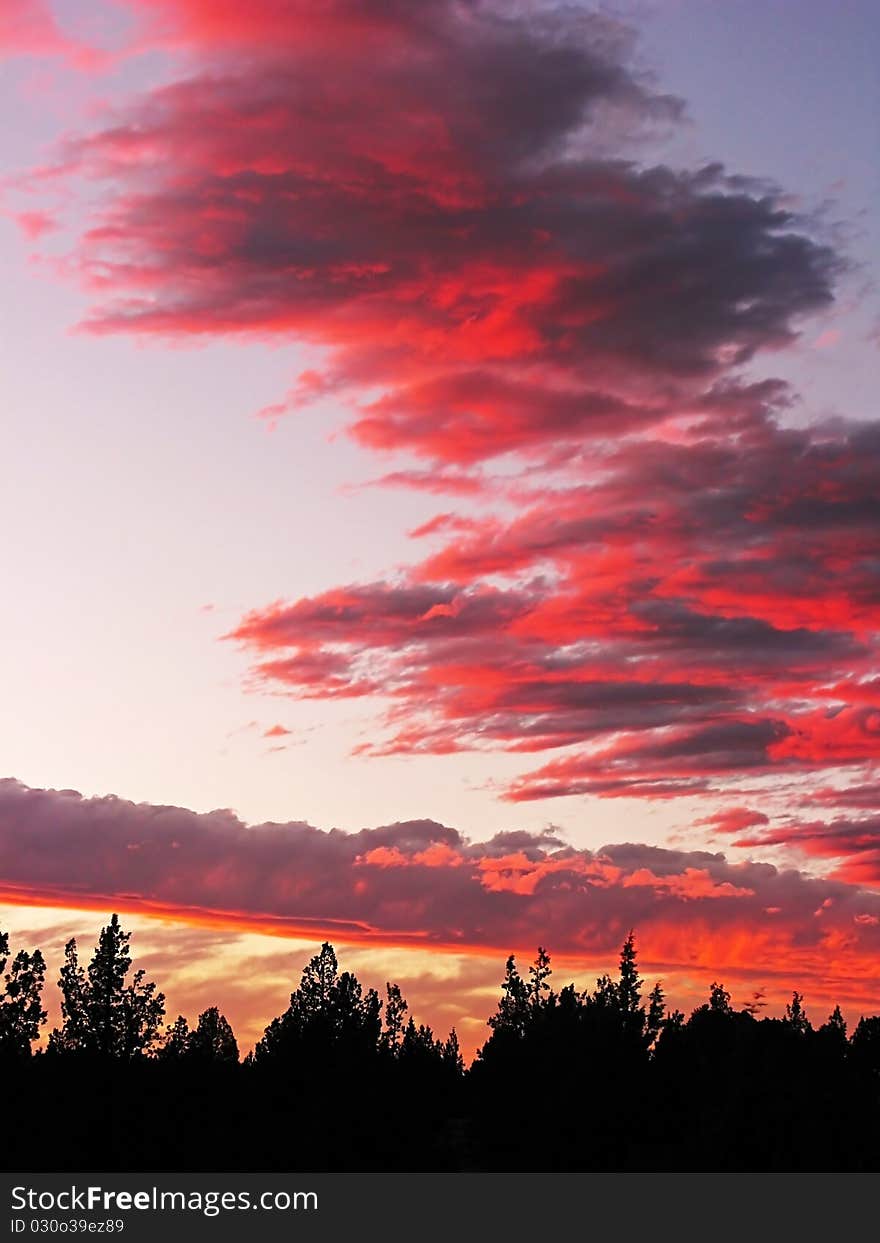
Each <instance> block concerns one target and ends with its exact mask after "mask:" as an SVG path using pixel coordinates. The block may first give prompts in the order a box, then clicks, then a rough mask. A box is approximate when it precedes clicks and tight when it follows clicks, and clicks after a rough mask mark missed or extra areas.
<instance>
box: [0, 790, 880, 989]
mask: <svg viewBox="0 0 880 1243" xmlns="http://www.w3.org/2000/svg"><path fill="white" fill-rule="evenodd" d="M874 841H875V843H876V832H875V834H874ZM828 853H829V854H831V853H833V852H832V851H831V850H830V849H829V851H828ZM0 897H2V899H3V900H5V901H11V902H16V903H27V904H33V905H40V904H43V905H61V906H66V907H80V908H89V909H92V908H97V909H100V910H104V911H106V910H107V909H117V908H118V909H121V910H126V911H130V912H134V913H141V914H153V915H162V916H165V917H171V918H174V919H177V920H179V921H182V922H188V923H191V924H194V925H200V926H209V927H216V928H226V929H229V930H233V931H236V932H239V933H244V932H248V931H252V932H270V933H273V934H276V935H283V936H288V937H293V938H296V937H300V938H302V937H307V938H310V939H312V940H319V939H322V938H324V937H329V938H331V939H334V940H336V941H338V942H340V943H347V944H355V945H357V944H360V945H363V946H365V947H369V946H373V947H384V948H385V949H390V948H407V947H409V948H416V947H421V948H422V949H425V950H430V949H434V950H441V949H442V950H445V951H449V950H454V951H456V952H457V953H460V954H478V955H479V954H483V955H485V954H486V953H487V952H497V953H498V954H505V953H507V952H509V951H511V950H517V951H520V952H531V951H532V950H533V948H534V944H533V943H534V942H535V940H536V938H537V939H540V940H541V941H542V942H546V943H547V944H548V945H549V946H550V947H551V948H552V949H553V951H554V953H555V954H556V955H558V956H559V957H561V958H562V959H564V960H569V961H573V962H575V963H576V962H592V961H595V960H597V959H599V960H601V959H602V958H603V957H604V958H606V959H607V958H609V956H613V955H614V954H615V953H616V951H617V949H618V948H619V944H620V942H621V941H622V940H623V937H625V935H626V933H627V932H628V930H629V929H630V928H631V927H636V928H637V929H638V931H639V939H640V944H641V946H642V951H643V956H644V958H645V961H646V962H647V963H651V964H653V969H654V970H662V971H664V972H669V973H676V972H680V973H684V974H685V975H687V973H688V972H693V971H701V970H702V969H703V968H704V967H707V966H709V967H710V968H711V969H712V970H715V971H719V972H722V971H728V972H734V973H736V974H737V975H738V976H739V977H741V978H742V977H747V976H749V973H751V978H754V979H760V980H763V979H764V978H774V979H778V980H782V979H786V980H787V979H791V978H800V979H801V981H802V982H807V981H810V980H814V981H816V982H817V983H818V982H819V981H823V983H822V985H821V986H822V988H823V989H827V987H828V982H829V981H830V980H832V979H833V980H837V981H839V982H840V986H841V987H842V988H846V989H847V990H849V991H850V992H851V991H852V990H853V989H854V988H855V987H856V985H855V983H854V981H856V980H857V978H858V979H860V984H859V986H858V987H859V988H860V989H861V990H862V991H861V994H860V995H865V992H866V990H867V989H869V988H871V987H873V988H874V989H875V990H876V986H877V983H878V980H880V975H878V972H880V968H878V963H880V895H878V894H877V893H872V892H869V891H867V890H865V889H863V888H860V887H858V886H857V885H854V884H848V883H845V882H843V881H841V880H838V879H834V878H825V877H815V876H809V875H807V874H805V873H803V872H799V871H796V870H793V869H781V868H777V867H774V866H772V865H770V864H767V863H758V862H753V861H748V860H746V861H744V862H731V861H729V860H728V859H727V858H726V857H725V856H724V855H723V854H720V853H711V852H707V851H684V850H669V849H663V848H660V847H652V846H644V845H636V844H632V843H628V844H619V845H609V846H605V847H603V848H602V849H601V850H597V851H589V850H583V849H575V848H573V847H572V846H570V845H568V844H567V843H566V842H565V841H564V840H562V839H561V838H559V837H558V836H557V835H556V834H554V833H553V832H550V831H546V832H544V833H530V832H523V831H509V832H503V833H498V834H496V835H495V836H494V837H493V838H492V839H491V840H489V841H486V842H473V841H470V840H468V839H467V838H466V837H464V836H463V835H462V834H461V833H459V832H458V831H457V830H455V829H453V828H450V827H448V826H445V825H442V824H438V823H436V822H434V821H431V820H417V821H410V822H406V823H400V824H392V825H386V826H383V827H380V828H375V829H363V830H361V831H360V832H358V833H342V832H339V831H338V830H330V831H323V830H320V829H316V828H314V827H312V826H311V825H308V824H305V823H301V822H289V823H285V824H262V825H253V826H249V825H245V824H243V823H242V822H241V821H240V820H239V819H238V818H237V817H236V816H235V815H234V814H233V813H232V812H229V811H214V812H209V813H207V814H201V815H199V814H196V813H194V812H191V811H187V810H186V809H184V808H179V807H161V806H154V805H151V804H134V803H130V802H127V801H126V800H123V799H119V798H115V797H112V796H110V797H106V798H91V799H89V798H83V797H82V796H81V795H79V794H77V793H76V792H75V791H70V790H63V791H53V790H36V789H29V788H28V787H26V786H23V785H22V784H20V783H19V782H16V781H13V780H5V781H3V782H2V783H0Z"/></svg>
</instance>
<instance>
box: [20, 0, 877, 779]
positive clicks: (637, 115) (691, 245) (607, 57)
mask: <svg viewBox="0 0 880 1243" xmlns="http://www.w3.org/2000/svg"><path fill="white" fill-rule="evenodd" d="M130 7H131V8H132V9H133V11H135V12H136V13H138V14H139V15H140V17H141V19H142V23H143V24H142V28H141V33H140V38H141V39H142V40H143V44H144V46H147V45H149V44H151V42H152V45H161V46H162V47H163V48H164V49H165V52H166V54H169V55H171V56H172V57H176V58H177V59H173V60H172V64H173V66H174V72H173V74H172V76H171V79H170V80H169V82H168V83H167V84H166V85H165V86H163V87H161V88H159V89H156V90H154V91H152V92H151V93H149V94H147V95H145V96H142V97H139V98H135V99H131V100H129V101H127V102H126V103H125V104H122V105H119V106H118V107H117V109H116V110H115V112H113V113H112V114H106V115H105V119H104V122H103V124H101V125H99V126H98V127H97V128H95V129H94V130H92V131H90V132H88V133H84V134H79V135H72V136H69V137H68V138H67V140H66V141H65V142H64V143H63V144H62V145H61V147H60V149H59V151H58V153H57V159H56V161H55V163H54V165H53V166H52V168H51V169H50V170H44V171H51V172H52V174H53V181H54V182H57V180H58V179H59V178H60V179H61V180H62V182H64V183H65V184H66V183H68V182H70V183H74V182H76V181H77V180H78V179H84V180H85V181H87V182H94V183H97V185H98V187H99V189H100V190H101V192H102V193H101V195H100V196H98V198H97V199H95V197H94V196H93V194H92V191H91V189H90V191H89V196H90V197H89V202H90V203H94V202H97V203H98V205H97V206H93V207H92V208H91V209H90V210H91V216H90V220H89V224H88V227H87V228H86V229H85V230H84V231H83V232H82V233H81V236H80V238H79V243H78V245H77V248H76V250H75V252H74V254H73V255H72V256H70V258H69V260H68V267H69V269H70V270H72V271H75V272H77V273H78V274H79V275H80V276H81V278H82V279H83V280H84V282H85V283H86V285H87V287H88V288H89V289H90V290H91V292H92V295H93V298H94V305H93V308H92V310H91V312H90V314H89V316H88V318H87V321H86V324H85V327H86V328H87V330H89V331H91V332H94V333H110V332H125V333H134V334H139V335H151V334H152V335H158V336H161V337H169V338H171V339H173V340H178V341H179V340H184V339H190V338H200V337H204V336H221V337H222V336H229V335H237V336H240V335H245V336H257V337H260V338H264V339H268V338H271V339H278V338H279V337H281V338H283V339H290V340H296V341H298V342H301V343H306V344H308V345H311V346H312V347H314V349H315V351H316V358H317V359H318V361H316V363H315V365H314V366H313V367H310V368H309V369H308V370H306V371H304V372H303V373H302V374H301V375H300V376H299V377H297V378H295V380H294V382H293V383H292V385H291V388H290V390H289V392H288V393H287V395H286V396H284V397H283V398H282V399H281V400H280V401H279V402H277V403H274V404H273V405H272V406H271V407H269V409H267V410H266V411H264V412H263V413H264V414H266V416H267V417H271V418H278V417H282V416H283V415H284V414H285V413H287V412H292V411H295V410H297V409H301V408H303V407H306V406H309V405H310V404H313V403H316V402H326V401H328V400H330V399H332V401H333V403H335V404H336V405H337V406H342V407H344V408H345V409H347V410H349V412H350V413H349V430H350V432H351V434H352V435H353V436H354V437H355V438H356V440H357V441H358V442H359V443H360V444H361V445H363V446H365V447H366V448H367V449H369V450H371V451H373V452H375V453H377V454H380V455H382V456H383V457H385V456H388V455H394V454H398V455H402V461H401V462H400V463H397V462H395V463H394V464H393V465H394V467H395V468H394V469H392V470H391V471H389V472H388V473H386V474H385V475H384V476H383V480H384V483H385V485H386V486H389V485H395V484H403V485H405V486H410V487H416V488H423V489H426V490H428V491H434V492H441V493H442V492H447V493H448V494H449V495H450V496H452V497H453V498H457V499H458V500H460V501H461V502H462V505H464V503H465V501H467V502H471V501H473V502H480V501H482V502H483V505H484V507H483V508H482V509H479V510H476V509H471V508H467V509H463V511H462V512H457V513H451V514H450V513H448V512H445V511H444V512H443V513H441V514H438V515H437V517H436V519H435V520H434V521H432V522H428V523H427V524H423V525H422V526H421V527H420V528H419V529H418V530H417V531H416V532H414V533H413V535H414V538H416V539H420V540H422V541H426V542H427V543H428V551H427V552H426V554H425V555H424V557H423V558H422V559H421V560H420V561H417V562H416V563H414V564H412V565H410V566H409V567H408V568H406V569H405V570H402V571H400V572H398V574H397V575H396V576H394V577H389V578H388V579H387V580H382V581H376V582H371V583H351V584H345V585H340V586H336V587H331V588H329V589H327V590H326V591H324V592H321V593H319V594H316V595H315V596H313V597H310V598H303V599H294V600H292V601H288V602H282V603H280V604H273V605H270V606H268V607H258V608H256V609H254V610H252V611H251V612H250V613H249V614H248V615H247V616H245V617H244V618H243V619H242V620H241V622H240V624H239V625H238V626H237V627H235V628H234V630H233V632H232V637H233V638H234V639H236V640H238V641H240V642H241V643H242V644H244V645H245V647H246V648H247V650H248V651H249V652H251V653H252V654H253V656H254V659H255V662H256V664H255V669H254V675H255V680H256V682H257V683H258V684H262V685H263V686H265V687H266V688H267V689H269V690H271V691H278V690H282V691H284V692H286V693H288V694H290V695H292V696H300V697H306V698H309V697H316V698H348V697H357V698H368V697H372V696H381V697H383V698H384V699H387V698H390V699H391V703H392V707H391V710H390V711H389V712H388V713H387V714H386V716H385V718H384V721H383V722H382V724H383V726H384V729H383V730H382V731H381V733H380V734H379V735H378V736H377V737H376V739H375V740H374V741H373V742H372V743H371V744H370V745H369V746H368V747H366V748H364V750H366V751H367V752H368V753H372V754H376V755H383V754H389V753H412V752H417V753H435V754H445V753H449V752H452V751H456V750H462V749H473V748H482V749H486V750H492V749H507V750H512V751H516V752H523V753H530V752H535V753H538V752H545V751H553V752H556V754H554V755H552V756H551V757H549V758H547V759H546V760H545V761H544V762H542V763H540V764H539V765H538V766H537V767H536V768H535V769H534V770H533V771H532V772H531V773H527V774H526V775H524V776H521V777H520V778H518V779H517V780H515V781H514V782H513V783H512V784H511V785H510V786H509V788H508V789H507V790H506V791H505V794H506V797H507V798H509V799H511V800H513V801H519V800H533V799H544V798H551V797H559V796H567V795H584V794H591V795H600V796H609V797H610V796H619V795H629V796H641V797H647V798H659V797H674V796H677V795H690V796H693V795H706V796H707V797H708V796H711V797H713V798H715V797H717V796H718V794H719V792H724V791H731V792H733V793H734V794H735V793H736V791H737V789H738V788H739V787H740V786H741V785H742V784H743V782H745V781H754V780H758V779H763V778H777V779H778V778H780V777H782V776H784V777H786V779H788V778H794V777H796V778H798V779H799V780H807V779H815V780H816V784H817V785H818V784H821V785H822V787H823V788H832V786H833V788H843V785H844V784H845V782H847V781H851V782H852V783H853V784H855V785H858V786H859V787H867V786H868V785H869V784H870V782H871V780H872V776H871V774H872V766H873V765H875V764H876V762H877V760H878V759H880V691H878V687H880V681H878V678H877V672H876V666H875V662H874V657H873V651H874V645H875V638H876V633H877V630H878V604H880V592H878V586H877V584H878V582H880V575H878V570H880V559H878V554H877V547H878V535H880V529H878V528H880V521H878V519H880V502H878V497H880V425H878V424H877V423H876V422H870V423H855V422H851V421H847V420H845V419H842V418H837V419H826V420H825V421H824V422H822V423H814V424H812V425H809V426H804V425H803V419H800V420H799V421H796V419H795V417H794V416H795V414H796V413H797V412H796V410H795V406H796V402H797V397H796V394H794V393H792V392H791V391H790V389H789V388H788V387H787V386H786V384H784V383H783V382H782V381H780V380H778V379H775V378H773V377H772V376H765V377H764V378H760V377H759V376H758V373H757V368H758V367H759V366H763V365H765V360H769V359H770V358H772V355H773V353H774V352H775V351H778V350H780V349H782V348H784V347H786V346H788V345H790V344H791V343H792V342H794V341H796V339H797V336H798V333H799V331H800V329H801V326H802V325H803V324H804V323H805V322H807V320H808V318H809V317H810V316H812V315H815V314H817V313H819V312H823V311H826V310H827V309H828V308H829V307H831V306H832V304H833V301H834V296H835V285H836V283H837V282H838V280H839V277H840V275H841V273H842V272H843V271H844V270H845V267H846V264H845V261H844V259H843V257H842V256H841V255H840V254H838V253H837V252H836V250H835V249H834V248H833V247H832V246H831V245H829V244H828V242H827V240H826V239H823V237H821V236H820V235H819V232H818V230H817V228H816V227H814V225H813V224H812V223H811V222H810V221H809V220H807V219H805V218H801V217H799V216H798V215H796V214H795V213H794V212H793V211H792V209H791V206H790V205H789V203H788V201H787V199H786V196H785V194H784V193H783V191H782V190H780V189H779V188H777V187H775V186H772V185H768V184H765V183H763V182H758V181H756V180H754V179H750V178H748V177H744V176H742V175H740V174H738V173H735V172H730V171H729V170H726V169H725V168H723V167H722V166H721V165H720V164H718V163H712V162H710V163H708V164H706V165H705V166H702V167H698V168H691V169H681V168H673V167H671V166H668V165H667V164H664V163H662V162H659V161H657V160H656V159H652V158H651V157H652V148H651V142H652V139H653V138H654V136H656V135H657V134H658V133H663V132H665V129H666V128H668V127H669V126H674V125H675V124H676V123H677V121H678V120H679V119H680V117H681V115H682V110H683V105H682V103H681V101H680V100H678V99H677V98H675V97H674V96H673V95H671V94H668V93H666V92H663V91H661V90H660V89H658V87H657V85H656V83H654V82H653V81H652V80H651V79H650V78H649V77H648V76H647V75H646V74H644V73H643V72H642V71H641V70H640V69H638V68H637V62H636V57H635V54H634V39H633V35H632V32H631V31H630V30H628V29H627V28H626V27H625V26H623V25H621V24H620V23H619V22H616V21H613V20H611V19H609V18H608V17H606V16H602V15H599V14H596V13H589V12H586V11H584V10H582V9H581V8H578V7H575V6H569V5H561V4H558V5H557V4H553V3H538V2H537V0H536V2H535V3H525V4H522V5H517V6H510V5H508V4H501V3H496V4H493V3H488V2H484V0H426V2H425V3H420V4H417V5H415V4H411V3H404V0H367V2H366V3H364V2H361V0H358V2H355V0H322V3H320V4H315V3H313V0H283V2H282V0H258V2H257V3H254V4H252V5H249V6H247V10H246V11H245V10H244V9H242V8H241V6H239V5H235V4H232V3H231V2H229V3H227V2H226V0H219V2H217V3H214V2H213V0H212V2H211V3H208V0H161V2H159V3H156V2H150V3H146V0H131V3H130ZM489 506H491V507H492V509H493V512H488V508H487V507H489ZM832 774H833V776H834V781H833V783H832V781H831V775H832Z"/></svg>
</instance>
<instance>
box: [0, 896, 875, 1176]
mask: <svg viewBox="0 0 880 1243" xmlns="http://www.w3.org/2000/svg"><path fill="white" fill-rule="evenodd" d="M129 942H130V934H129V933H127V932H125V931H124V930H123V929H122V927H121V925H120V923H119V919H118V917H117V916H116V915H114V916H113V917H112V919H111V921H110V923H109V924H108V925H107V926H106V927H105V928H103V929H102V930H101V934H100V938H99V940H98V944H97V946H96V948H95V951H94V954H93V956H92V958H91V960H90V962H89V964H88V966H87V967H85V966H84V965H83V964H81V963H80V960H79V957H78V955H77V948H76V943H75V942H74V941H70V942H68V944H67V946H66V950H65V959H64V965H63V967H62V969H61V972H60V979H59V981H58V985H59V988H60V990H61V1016H62V1018H61V1025H60V1027H58V1028H56V1029H55V1030H53V1031H52V1032H51V1034H50V1035H49V1038H48V1041H47V1042H46V1043H45V1045H44V1047H40V1048H37V1049H35V1046H36V1045H37V1043H38V1041H39V1038H40V1035H41V1029H42V1027H43V1025H44V1024H45V1023H46V1017H47V1016H46V1011H45V1009H44V1008H43V989H44V984H45V975H46V965H45V962H44V960H43V957H42V955H41V953H40V952H39V950H37V951H35V952H33V953H30V954H29V953H25V952H19V953H18V954H17V955H16V956H15V957H14V958H11V959H10V954H9V944H8V937H7V936H6V935H5V934H3V933H0V977H2V981H0V983H2V988H0V1084H2V1104H3V1108H2V1122H3V1125H2V1127H0V1168H3V1169H5V1170H7V1171H12V1170H29V1171H37V1170H54V1171H84V1170H92V1169H94V1170H161V1171H172V1170H230V1171H245V1170H260V1171H271V1170H301V1171H305V1170H388V1171H392V1170H521V1169H525V1170H837V1169H842V1170H877V1169H878V1168H880V1159H878V1158H880V1017H872V1018H862V1019H860V1021H859V1023H858V1025H857V1026H856V1028H855V1030H854V1031H853V1033H852V1035H851V1036H849V1037H848V1035H847V1030H846V1024H845V1022H844V1020H843V1018H842V1016H841V1013H840V1010H839V1008H835V1010H834V1013H833V1014H832V1015H831V1016H830V1017H829V1018H828V1019H827V1020H826V1021H825V1022H824V1023H822V1025H821V1026H818V1027H814V1026H813V1024H811V1022H810V1021H809V1019H808V1018H807V1015H806V1012H805V1010H804V1006H803V998H802V997H801V995H800V994H799V993H797V992H796V993H794V995H793V997H792V1000H791V1002H790V1004H789V1005H788V1006H787V1007H786V1013H785V1017H784V1018H781V1019H772V1018H762V1017H760V1016H759V1010H760V1006H759V1004H753V1005H752V1006H750V1007H747V1008H745V1009H743V1010H736V1009H734V1008H733V1007H732V1005H731V1001H730V994H729V993H728V992H727V991H726V990H725V989H724V988H723V987H722V986H721V985H720V984H713V985H712V988H711V991H710V995H709V998H708V1000H707V1002H706V1003H705V1004H704V1005H701V1006H699V1007H698V1008H697V1009H696V1010H695V1011H694V1012H693V1013H692V1014H691V1015H690V1017H689V1018H685V1016H684V1015H683V1014H682V1013H681V1012H680V1011H678V1010H672V1011H669V1010H668V1009H667V1007H666V1004H665V1000H664V995H663V990H662V988H661V986H660V985H659V984H656V985H655V986H654V987H653V989H652V990H651V991H650V993H649V994H648V995H647V996H644V986H643V983H642V980H641V977H640V975H639V969H638V962H637V956H636V948H635V941H634V938H633V936H632V934H630V936H629V937H627V939H626V941H625V942H624V945H623V948H622V950H621V954H620V962H619V967H618V972H617V976H616V978H612V977H610V976H607V975H606V976H602V977H601V978H600V979H599V980H597V982H596V986H595V988H594V989H592V990H591V991H585V992H578V991H576V989H575V988H574V986H573V985H571V984H569V985H567V986H566V987H564V988H562V989H561V990H560V991H559V992H556V991H554V989H553V987H552V986H551V984H550V977H551V967H550V958H549V955H548V954H547V953H546V952H545V950H544V949H539V950H538V953H537V957H536V959H535V962H534V963H533V964H532V965H531V966H530V967H529V969H528V972H527V973H526V974H525V975H521V974H520V972H519V971H518V969H517V966H516V963H515V960H514V958H513V957H512V956H511V957H510V958H508V960H507V963H506V966H505V969H504V978H503V981H502V983H501V996H500V999H499V1002H498V1006H497V1009H496V1011H495V1013H494V1014H493V1015H492V1016H491V1017H490V1018H489V1020H488V1021H489V1027H490V1029H491V1030H490V1035H489V1038H488V1039H487V1041H486V1043H485V1044H484V1045H483V1047H482V1049H480V1050H479V1052H478V1054H477V1056H476V1057H475V1059H474V1061H473V1063H472V1065H471V1066H470V1067H468V1068H465V1066H464V1063H463V1061H462V1057H461V1053H460V1051H459V1046H458V1040H457V1038H456V1035H455V1032H454V1031H453V1032H451V1033H450V1034H449V1036H448V1037H446V1038H445V1039H440V1038H438V1037H436V1036H435V1035H434V1033H433V1032H432V1031H431V1029H430V1028H428V1027H425V1026H424V1025H416V1023H415V1022H414V1020H413V1018H412V1017H411V1016H409V1015H408V1007H407V1003H406V1001H405V1000H404V998H403V997H402V995H401V992H400V989H399V988H398V987H397V985H395V984H388V985H387V987H386V995H385V997H384V999H383V998H380V996H379V995H378V993H377V992H376V991H375V990H374V989H367V990H364V989H363V988H362V987H361V985H360V983H359V982H358V980H357V979H356V978H355V976H354V975H352V974H351V973H350V972H347V971H342V972H340V971H339V967H338V964H337V961H336V955H335V953H334V951H333V948H332V946H331V945H329V944H327V943H325V944H324V945H322V947H321V949H320V951H319V952H318V953H317V954H316V955H315V956H314V958H312V960H311V961H310V962H309V963H308V965H307V966H306V968H305V969H304V971H303V973H302V978H301V980H300V983H299V986H298V987H297V989H296V990H295V992H293V993H292V994H291V998H290V1005H289V1006H288V1008H287V1009H286V1010H285V1011H284V1013H283V1014H282V1015H280V1016H279V1017H278V1018H276V1019H274V1020H273V1021H272V1022H271V1023H270V1024H269V1026H268V1027H267V1028H266V1030H265V1033H264V1035H263V1037H262V1039H261V1040H260V1041H259V1043H258V1044H257V1046H256V1048H255V1049H254V1050H253V1052H252V1053H249V1054H248V1055H247V1057H245V1058H244V1060H243V1061H242V1060H240V1058H239V1050H238V1046H237V1043H236V1040H235V1036H234V1034H233V1032H232V1029H231V1027H230V1025H229V1023H228V1022H227V1020H226V1019H225V1018H224V1016H223V1015H222V1014H221V1013H220V1011H219V1010H218V1009H217V1008H216V1007H211V1008H210V1009H208V1010H205V1011H204V1013H203V1014H201V1015H200V1016H199V1018H198V1022H197V1024H196V1026H195V1027H194V1028H192V1029H190V1027H189V1025H188V1024H187V1021H186V1020H185V1019H184V1018H183V1017H178V1018H176V1019H175V1020H174V1021H173V1022H171V1023H168V1024H166V1023H165V1017H166V1016H165V999H164V997H163V995H162V994H161V993H160V992H159V991H158V989H157V987H156V985H155V984H154V983H153V982H152V981H149V980H147V979H146V977H145V974H144V972H143V971H135V972H134V973H132V972H131V967H132V962H131V954H130V948H129Z"/></svg>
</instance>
